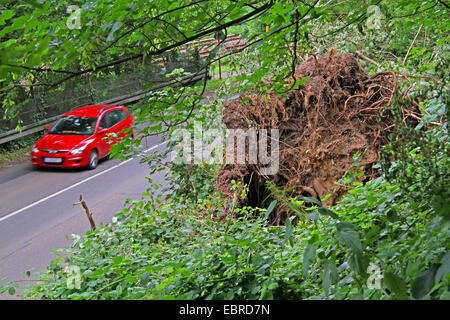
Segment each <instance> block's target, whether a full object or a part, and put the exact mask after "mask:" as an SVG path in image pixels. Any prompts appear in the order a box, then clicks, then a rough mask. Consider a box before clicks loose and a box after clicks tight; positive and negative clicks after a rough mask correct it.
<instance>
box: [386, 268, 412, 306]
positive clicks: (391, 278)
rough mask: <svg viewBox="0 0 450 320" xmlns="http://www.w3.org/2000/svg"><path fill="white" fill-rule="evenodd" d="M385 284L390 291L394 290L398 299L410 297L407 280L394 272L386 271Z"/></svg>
mask: <svg viewBox="0 0 450 320" xmlns="http://www.w3.org/2000/svg"><path fill="white" fill-rule="evenodd" d="M384 284H385V286H386V288H388V289H389V291H391V292H393V293H394V294H395V295H396V297H397V298H398V299H401V300H406V299H408V294H407V292H406V282H405V281H404V280H403V279H402V278H400V277H399V276H397V275H396V274H394V273H392V272H389V271H387V272H385V273H384Z"/></svg>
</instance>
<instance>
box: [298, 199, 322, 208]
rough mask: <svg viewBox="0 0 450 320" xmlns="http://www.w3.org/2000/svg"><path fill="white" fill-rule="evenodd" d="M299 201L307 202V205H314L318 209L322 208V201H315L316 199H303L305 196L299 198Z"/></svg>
mask: <svg viewBox="0 0 450 320" xmlns="http://www.w3.org/2000/svg"><path fill="white" fill-rule="evenodd" d="M300 199H302V200H304V201H306V202H309V203H314V204H315V205H318V206H319V207H322V201H320V200H318V199H316V198H312V197H305V196H300Z"/></svg>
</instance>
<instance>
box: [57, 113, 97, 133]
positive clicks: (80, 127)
mask: <svg viewBox="0 0 450 320" xmlns="http://www.w3.org/2000/svg"><path fill="white" fill-rule="evenodd" d="M96 123H97V118H88V117H74V116H68V117H63V118H61V119H59V120H58V122H56V123H55V125H54V126H53V127H52V128H51V129H50V130H49V131H48V133H49V134H67V135H81V136H91V135H93V134H94V131H95V124H96Z"/></svg>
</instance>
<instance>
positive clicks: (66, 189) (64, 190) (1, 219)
mask: <svg viewBox="0 0 450 320" xmlns="http://www.w3.org/2000/svg"><path fill="white" fill-rule="evenodd" d="M167 142H168V141H165V142H162V143H160V144H157V145H155V146H153V147H151V148H149V149H147V150H145V151H143V153H146V152H149V151H152V150H153V149H156V148H158V147H160V146H162V145H163V144H165V143H167ZM134 159H135V158H130V159H128V160H125V161H123V162H121V163H119V164H116V165H115V166H113V167H111V168H109V169H106V170H103V171H102V172H99V173H97V174H95V175H93V176H90V177H89V178H86V179H84V180H81V181H79V182H77V183H75V184H73V185H71V186H70V187H67V188H64V189H62V190H60V191H58V192H55V193H53V194H51V195H49V196H47V197H45V198H42V199H41V200H38V201H36V202H33V203H32V204H30V205H28V206H26V207H23V208H22V209H19V210H16V211H14V212H11V213H10V214H8V215H6V216H4V217H1V218H0V222H2V221H4V220H6V219H8V218H11V217H13V216H15V215H16V214H19V213H21V212H23V211H25V210H27V209H30V208H32V207H34V206H36V205H38V204H40V203H42V202H44V201H47V200H48V199H51V198H53V197H56V196H57V195H60V194H61V193H64V192H66V191H68V190H70V189H73V188H75V187H77V186H79V185H80V184H83V183H85V182H87V181H89V180H92V179H94V178H96V177H98V176H101V175H102V174H104V173H107V172H109V171H111V170H114V169H116V168H118V167H120V166H122V165H124V164H126V163H128V162H130V161H131V160H134Z"/></svg>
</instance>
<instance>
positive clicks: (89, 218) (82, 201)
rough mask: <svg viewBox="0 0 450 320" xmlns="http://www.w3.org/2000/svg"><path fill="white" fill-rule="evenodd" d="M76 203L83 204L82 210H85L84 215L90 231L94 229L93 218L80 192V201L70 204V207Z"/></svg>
mask: <svg viewBox="0 0 450 320" xmlns="http://www.w3.org/2000/svg"><path fill="white" fill-rule="evenodd" d="M77 204H81V205H82V206H83V208H84V211H85V212H86V216H87V218H88V220H89V224H90V225H91V231H94V230H95V222H94V219H93V218H92V213H91V212H90V211H89V208H88V206H87V204H86V201H84V200H83V197H82V196H81V194H80V201H79V202H76V203H74V204H72V207H75V206H76V205H77Z"/></svg>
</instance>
